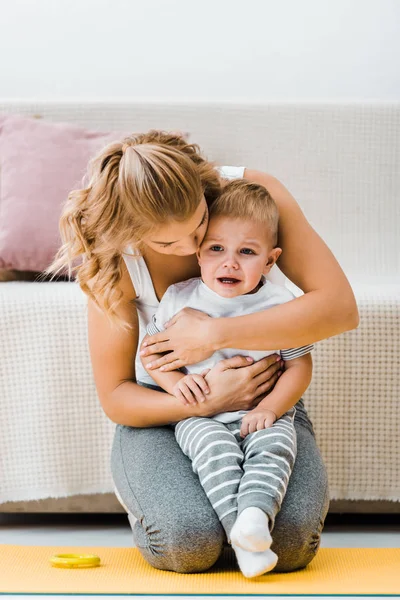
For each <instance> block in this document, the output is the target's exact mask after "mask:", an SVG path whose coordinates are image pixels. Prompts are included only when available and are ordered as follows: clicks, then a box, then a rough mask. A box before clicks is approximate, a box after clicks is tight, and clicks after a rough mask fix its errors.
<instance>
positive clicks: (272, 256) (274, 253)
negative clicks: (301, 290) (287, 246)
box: [263, 248, 282, 275]
mask: <svg viewBox="0 0 400 600" xmlns="http://www.w3.org/2000/svg"><path fill="white" fill-rule="evenodd" d="M281 254H282V248H273V250H271V252H270V253H269V254H268V262H267V263H266V265H265V267H264V271H263V274H264V275H266V274H267V273H269V272H270V270H271V269H272V267H273V266H274V264H275V263H276V261H277V260H278V258H279V257H280V255H281Z"/></svg>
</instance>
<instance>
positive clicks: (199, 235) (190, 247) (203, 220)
mask: <svg viewBox="0 0 400 600" xmlns="http://www.w3.org/2000/svg"><path fill="white" fill-rule="evenodd" d="M207 224H208V206H207V202H206V200H205V198H204V196H203V198H202V200H201V201H200V203H199V206H198V207H197V209H196V212H195V213H194V215H193V216H192V217H190V219H188V220H187V221H183V222H177V221H170V222H169V223H168V224H166V225H162V226H160V227H157V228H156V229H154V230H153V231H152V233H151V234H150V235H149V236H147V237H145V238H144V239H143V242H144V243H145V244H146V245H147V246H149V247H150V248H152V249H153V250H155V251H156V252H159V253H160V254H174V255H177V256H188V255H189V254H195V253H196V251H197V249H198V247H199V246H200V244H201V242H202V241H203V238H204V236H205V234H206V230H207Z"/></svg>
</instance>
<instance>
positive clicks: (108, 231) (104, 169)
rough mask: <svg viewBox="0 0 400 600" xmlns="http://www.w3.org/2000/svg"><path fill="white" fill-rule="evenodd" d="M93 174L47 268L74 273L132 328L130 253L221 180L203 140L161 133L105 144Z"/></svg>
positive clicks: (185, 214) (210, 194)
mask: <svg viewBox="0 0 400 600" xmlns="http://www.w3.org/2000/svg"><path fill="white" fill-rule="evenodd" d="M87 179H88V184H87V185H86V187H84V188H83V189H79V190H73V191H72V192H71V193H70V194H69V196H68V199H67V201H66V202H65V205H64V208H63V212H62V215H61V218H60V223H59V228H60V234H61V239H62V242H63V244H62V246H61V248H60V249H59V250H58V252H57V254H56V256H55V258H54V261H53V263H52V264H51V265H50V266H49V267H48V269H47V270H46V271H45V273H46V274H53V275H54V276H56V275H57V274H58V273H60V272H65V270H67V271H68V275H69V278H70V279H71V277H72V276H73V275H74V276H75V278H76V280H77V282H78V283H79V285H80V287H81V289H82V290H83V291H84V292H85V293H86V294H87V295H88V296H89V297H90V298H92V299H93V300H94V302H95V303H96V304H97V305H98V306H99V307H100V308H101V309H102V310H104V312H105V313H106V314H107V315H108V316H109V318H110V319H111V320H112V321H113V322H115V323H118V324H120V325H123V326H124V327H126V326H127V324H126V323H123V322H122V321H121V320H120V319H119V318H118V317H117V314H116V308H117V306H118V304H119V303H120V301H121V298H122V295H123V293H122V291H121V290H120V289H118V283H119V281H120V279H121V277H122V260H123V258H122V254H123V252H124V250H125V249H126V248H127V247H128V246H130V245H132V246H134V247H135V248H137V249H139V250H140V248H141V241H142V239H143V236H144V235H148V233H150V232H151V230H152V229H153V228H154V227H156V226H157V225H160V224H165V223H166V222H168V221H185V220H186V219H188V218H190V217H191V216H193V214H194V213H195V211H196V209H197V208H198V206H199V203H200V201H201V197H202V194H204V195H205V198H206V201H207V203H208V204H209V205H211V204H212V202H213V201H214V199H215V198H216V197H217V196H218V195H219V193H220V179H219V176H218V174H217V173H216V171H215V168H214V166H213V165H212V164H211V163H209V162H208V161H207V160H205V159H204V158H203V157H202V156H201V154H200V150H199V147H198V146H197V145H196V144H189V143H188V142H187V141H186V140H185V139H184V137H183V136H182V135H180V134H176V133H168V132H164V131H157V130H151V131H149V132H148V133H143V134H137V135H132V136H130V137H126V138H125V139H123V140H121V141H119V142H114V143H112V144H110V145H108V146H106V147H105V148H104V149H103V150H102V151H101V152H100V153H99V154H98V155H97V156H96V157H94V158H93V159H92V160H91V161H90V163H89V167H88V173H87ZM91 280H93V281H91ZM89 282H91V284H90V285H89ZM128 327H129V326H128Z"/></svg>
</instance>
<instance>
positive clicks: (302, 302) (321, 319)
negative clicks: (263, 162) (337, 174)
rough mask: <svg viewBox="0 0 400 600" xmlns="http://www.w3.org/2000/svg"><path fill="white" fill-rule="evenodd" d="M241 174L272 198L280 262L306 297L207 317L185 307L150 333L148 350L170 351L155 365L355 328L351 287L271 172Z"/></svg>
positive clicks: (177, 364) (301, 342)
mask: <svg viewBox="0 0 400 600" xmlns="http://www.w3.org/2000/svg"><path fill="white" fill-rule="evenodd" d="M245 178H246V179H248V180H250V181H254V182H256V183H260V184H261V185H264V186H265V187H266V188H267V189H268V191H269V192H270V194H271V196H272V197H273V198H274V200H275V202H276V204H277V206H278V209H279V215H280V218H279V238H278V245H279V247H280V248H282V254H281V256H280V257H279V259H278V266H279V268H280V269H281V270H282V271H283V273H284V274H285V275H286V276H287V277H288V278H289V279H290V280H291V281H292V282H293V283H294V284H295V285H297V287H299V288H300V289H301V290H303V292H304V295H303V296H300V297H299V298H296V299H294V300H291V301H290V302H286V303H284V304H280V305H279V306H275V307H273V308H269V309H268V310H265V311H261V312H257V313H252V314H249V315H244V316H240V317H229V318H220V319H211V318H210V317H208V315H206V314H204V313H202V312H200V311H194V310H193V309H187V308H185V309H183V310H182V311H180V312H178V313H177V314H176V315H175V316H174V317H173V318H172V319H171V320H170V322H169V323H168V324H167V328H166V329H165V330H164V331H162V332H160V333H157V334H155V335H153V336H151V337H150V340H149V346H148V350H147V351H148V352H149V353H154V352H155V353H157V352H158V353H165V352H168V353H169V354H165V355H164V356H163V357H162V358H161V359H159V360H158V361H156V363H155V365H154V366H155V368H159V367H161V366H165V367H166V368H167V369H168V370H170V369H179V368H181V367H183V366H185V365H188V364H192V363H195V362H200V361H202V360H204V359H206V358H208V357H209V356H211V354H212V353H213V352H215V351H216V350H220V349H221V348H242V349H244V350H281V349H284V348H295V347H300V346H306V345H308V344H312V343H314V342H318V341H320V340H322V339H326V338H329V337H332V336H334V335H338V334H339V333H343V332H344V331H348V330H350V329H355V328H356V327H357V326H358V323H359V316H358V309H357V304H356V301H355V298H354V294H353V290H352V289H351V286H350V284H349V282H348V280H347V278H346V276H345V274H344V273H343V271H342V269H341V267H340V265H339V263H338V262H337V260H336V259H335V257H334V256H333V254H332V252H331V251H330V250H329V248H328V246H327V245H326V244H325V242H324V241H323V240H322V239H321V238H320V236H319V235H318V234H317V233H316V232H315V231H314V229H313V228H312V227H311V225H310V223H309V222H308V221H307V219H306V218H305V216H304V214H303V212H302V210H301V209H300V207H299V205H298V204H297V202H296V200H295V199H294V198H293V196H292V195H291V194H290V193H289V192H288V190H287V189H286V188H285V187H284V185H282V183H280V182H279V181H278V180H277V179H276V178H275V177H272V176H271V175H267V174H265V173H261V172H260V171H251V170H249V169H246V171H245ZM194 340H196V343H194Z"/></svg>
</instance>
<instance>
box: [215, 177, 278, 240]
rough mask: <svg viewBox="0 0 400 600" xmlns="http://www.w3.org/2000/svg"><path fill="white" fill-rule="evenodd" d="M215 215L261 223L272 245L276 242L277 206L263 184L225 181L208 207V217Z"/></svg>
mask: <svg viewBox="0 0 400 600" xmlns="http://www.w3.org/2000/svg"><path fill="white" fill-rule="evenodd" d="M217 216H218V217H219V216H223V217H229V218H231V219H248V220H249V221H256V222H257V223H261V224H263V225H265V226H266V228H267V235H268V239H269V241H270V242H271V243H272V245H273V247H276V245H277V243H278V222H279V211H278V207H277V206H276V204H275V201H274V200H273V198H272V196H271V195H270V193H269V192H268V190H267V189H266V188H265V187H264V186H263V185H259V184H258V183H251V182H249V181H246V180H245V179H236V180H233V181H230V182H229V183H227V184H226V185H225V187H224V188H223V190H222V193H221V195H220V196H219V197H218V198H217V200H215V202H214V203H213V205H212V207H211V209H210V218H211V217H217Z"/></svg>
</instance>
